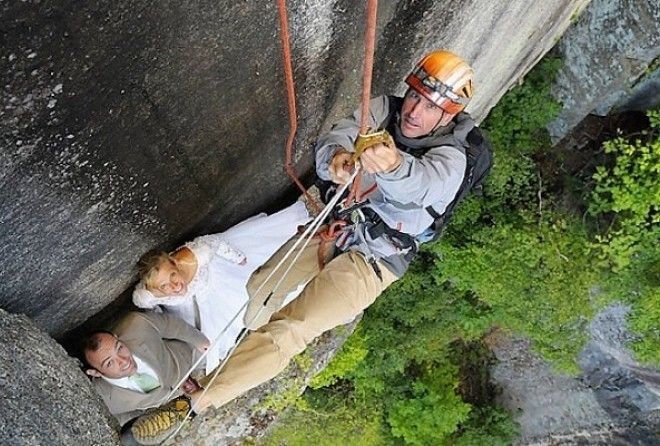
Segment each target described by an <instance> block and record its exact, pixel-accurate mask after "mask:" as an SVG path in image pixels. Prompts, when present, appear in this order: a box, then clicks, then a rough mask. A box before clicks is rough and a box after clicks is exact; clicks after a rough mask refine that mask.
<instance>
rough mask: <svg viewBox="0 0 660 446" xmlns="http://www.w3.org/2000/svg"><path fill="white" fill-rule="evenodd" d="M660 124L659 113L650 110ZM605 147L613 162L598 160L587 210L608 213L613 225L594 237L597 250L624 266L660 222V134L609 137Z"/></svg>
mask: <svg viewBox="0 0 660 446" xmlns="http://www.w3.org/2000/svg"><path fill="white" fill-rule="evenodd" d="M650 118H651V119H650V120H651V125H652V126H658V121H660V113H657V112H654V113H651V114H650ZM603 148H604V150H605V153H607V154H611V155H612V156H614V157H615V159H614V163H613V165H611V166H599V167H598V169H597V171H596V173H595V174H594V176H593V179H594V180H595V181H596V186H595V188H594V190H593V192H592V194H591V202H590V203H589V212H590V213H591V214H592V215H594V216H603V215H605V216H610V219H611V223H610V227H609V228H608V230H607V231H606V232H605V233H604V234H600V235H598V236H597V238H596V243H595V244H594V245H593V247H594V251H595V252H596V254H597V255H598V258H599V259H600V260H601V262H602V264H603V266H607V267H610V268H612V270H613V271H621V270H622V269H624V268H626V267H627V266H629V265H630V262H631V261H632V259H633V257H634V255H635V253H636V252H637V250H638V247H639V244H640V242H641V241H642V240H644V239H646V238H647V237H649V235H650V233H651V232H652V231H654V228H656V227H657V226H658V224H660V138H658V137H657V136H654V137H651V138H650V140H649V141H646V142H645V141H642V140H639V139H637V140H635V141H628V140H626V139H624V138H616V139H613V140H611V141H607V142H605V144H604V145H603Z"/></svg>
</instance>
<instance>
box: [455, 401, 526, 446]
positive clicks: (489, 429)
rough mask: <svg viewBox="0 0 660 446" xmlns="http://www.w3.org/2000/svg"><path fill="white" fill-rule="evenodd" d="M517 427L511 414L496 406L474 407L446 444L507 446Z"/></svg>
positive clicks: (516, 432)
mask: <svg viewBox="0 0 660 446" xmlns="http://www.w3.org/2000/svg"><path fill="white" fill-rule="evenodd" d="M518 435H519V429H518V425H517V423H515V422H514V421H513V420H512V419H511V416H510V415H509V414H508V413H506V411H504V410H503V409H499V408H496V407H484V408H476V409H474V410H472V412H470V416H469V418H468V420H467V421H466V422H464V423H463V424H462V425H461V428H460V430H459V431H458V432H457V433H456V434H455V435H453V436H452V437H451V438H450V439H449V440H448V441H447V442H446V444H447V445H448V446H449V445H451V446H484V445H488V446H509V445H510V444H512V443H513V441H514V440H515V439H516V437H518Z"/></svg>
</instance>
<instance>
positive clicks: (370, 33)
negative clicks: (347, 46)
mask: <svg viewBox="0 0 660 446" xmlns="http://www.w3.org/2000/svg"><path fill="white" fill-rule="evenodd" d="M377 8H378V0H368V2H367V28H366V30H365V32H364V69H363V70H364V71H363V72H362V114H361V115H360V133H362V134H365V133H367V118H368V116H369V100H370V99H371V75H372V73H373V67H374V50H375V48H376V11H377Z"/></svg>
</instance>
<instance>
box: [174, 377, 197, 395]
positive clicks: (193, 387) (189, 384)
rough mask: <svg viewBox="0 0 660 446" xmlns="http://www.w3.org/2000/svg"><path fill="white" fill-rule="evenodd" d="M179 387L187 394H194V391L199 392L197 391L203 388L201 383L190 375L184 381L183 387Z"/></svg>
mask: <svg viewBox="0 0 660 446" xmlns="http://www.w3.org/2000/svg"><path fill="white" fill-rule="evenodd" d="M179 388H180V389H181V390H182V391H183V393H185V394H186V395H189V396H190V395H191V394H193V393H194V392H197V391H199V390H201V387H199V384H197V383H196V382H195V381H194V380H193V379H192V378H190V377H188V379H187V380H185V381H184V382H183V384H181V387H179Z"/></svg>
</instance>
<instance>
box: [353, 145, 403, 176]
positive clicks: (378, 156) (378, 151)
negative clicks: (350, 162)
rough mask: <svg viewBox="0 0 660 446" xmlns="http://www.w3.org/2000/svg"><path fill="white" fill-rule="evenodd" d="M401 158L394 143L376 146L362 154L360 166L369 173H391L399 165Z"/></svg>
mask: <svg viewBox="0 0 660 446" xmlns="http://www.w3.org/2000/svg"><path fill="white" fill-rule="evenodd" d="M402 161H403V156H402V155H401V153H399V150H398V149H397V148H396V146H395V145H394V143H392V144H391V145H386V144H376V145H375V146H372V147H369V148H368V149H365V150H364V152H362V156H361V157H360V164H361V165H362V167H363V168H364V170H366V171H367V172H369V173H380V172H392V171H393V170H394V169H396V168H397V167H399V166H400V165H401V162H402Z"/></svg>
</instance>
